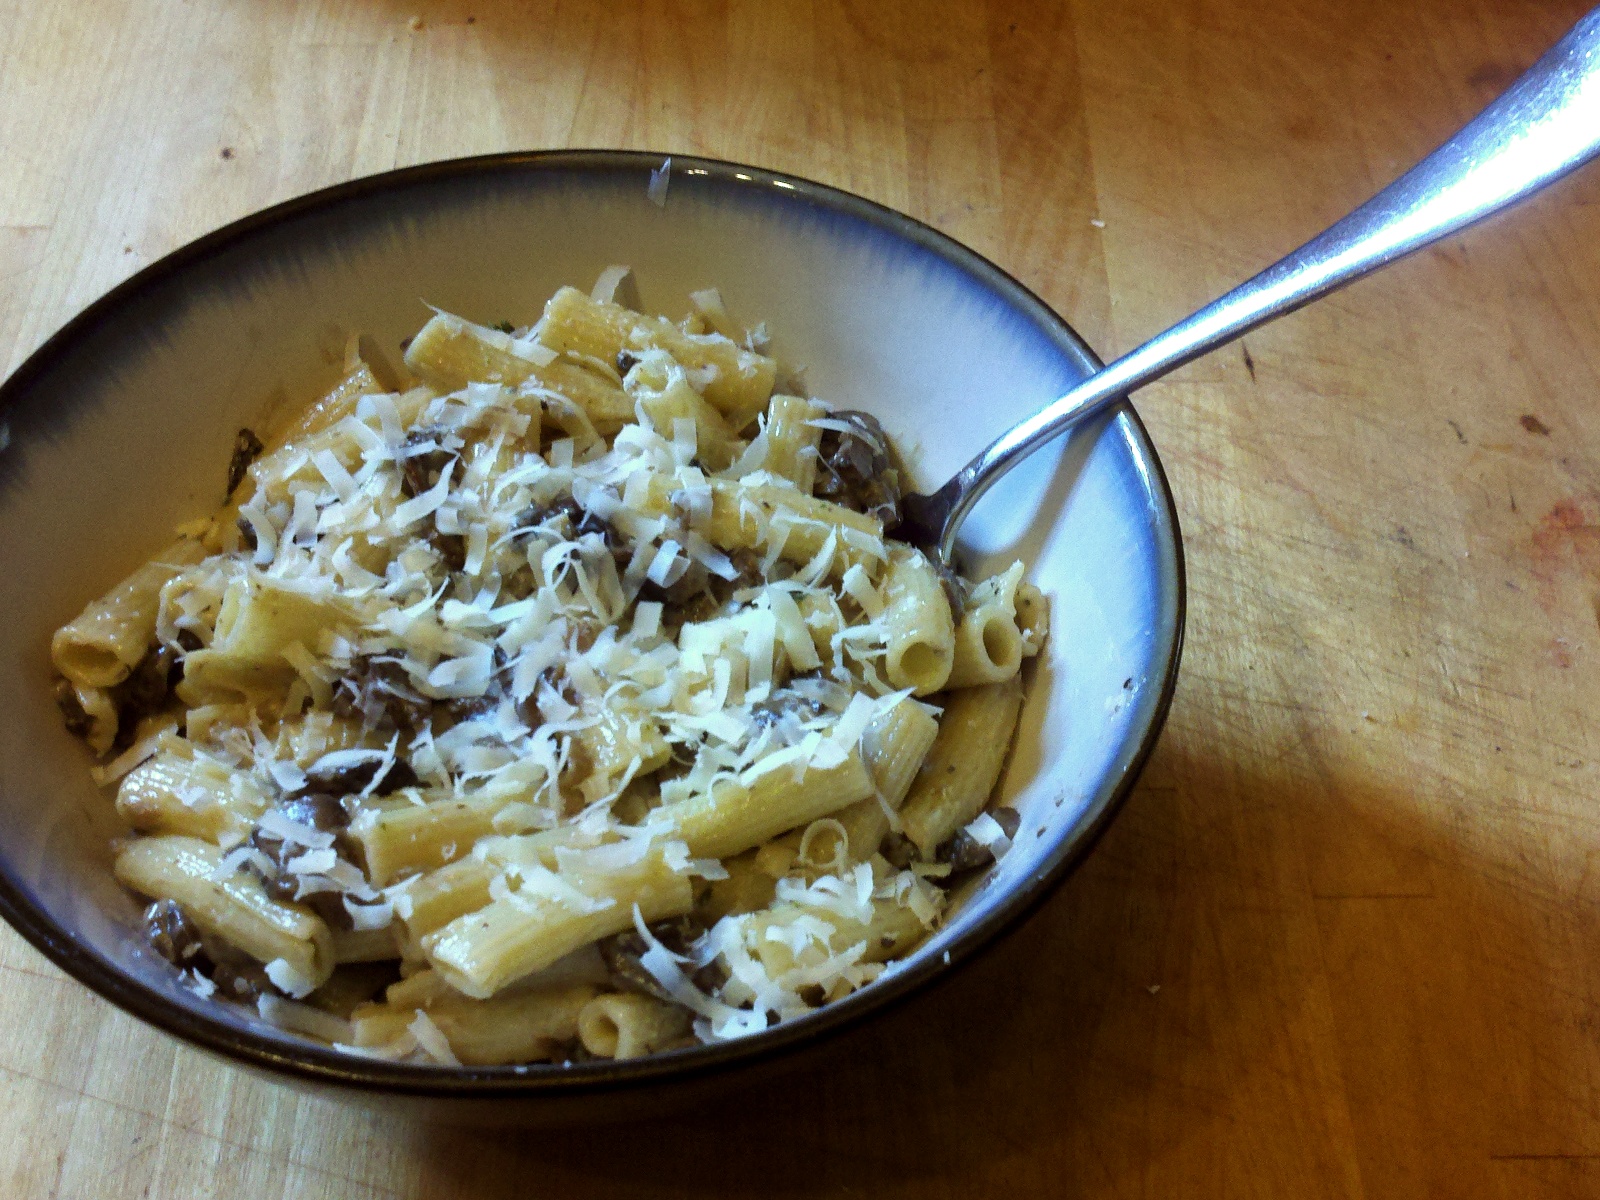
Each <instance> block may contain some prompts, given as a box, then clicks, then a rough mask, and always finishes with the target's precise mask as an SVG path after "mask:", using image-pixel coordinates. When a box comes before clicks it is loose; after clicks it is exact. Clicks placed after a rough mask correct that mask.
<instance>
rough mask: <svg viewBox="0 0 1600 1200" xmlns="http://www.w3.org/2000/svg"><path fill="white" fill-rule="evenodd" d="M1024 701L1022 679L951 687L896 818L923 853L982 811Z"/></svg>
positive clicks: (1015, 677) (1007, 751)
mask: <svg viewBox="0 0 1600 1200" xmlns="http://www.w3.org/2000/svg"><path fill="white" fill-rule="evenodd" d="M1021 707H1022V682H1021V680H1020V679H1019V678H1018V677H1017V676H1015V675H1013V676H1012V677H1011V678H1010V679H1008V680H1006V681H1005V682H1004V683H991V684H985V685H984V686H982V687H975V688H966V689H964V690H962V691H959V692H952V693H951V694H950V698H949V700H948V701H947V702H946V703H945V709H944V716H943V717H942V718H941V719H940V722H939V736H938V737H937V738H936V739H935V740H934V743H933V748H932V749H931V750H930V751H929V752H928V758H927V761H926V762H925V763H924V764H923V766H922V770H921V771H920V772H919V773H918V775H917V778H916V780H915V781H914V782H913V783H912V785H911V792H910V794H909V795H908V796H907V797H906V802H905V807H903V808H902V809H901V810H900V821H901V823H902V825H903V826H904V827H905V834H906V836H907V837H908V838H910V839H911V841H912V842H913V843H915V844H916V846H917V848H918V849H919V850H921V851H922V853H923V854H925V855H926V854H932V853H933V851H934V850H935V849H937V848H938V847H939V846H941V845H943V844H944V843H945V842H946V841H948V840H949V839H950V838H951V837H953V836H954V835H955V833H956V831H957V830H958V829H960V828H961V827H962V826H963V825H965V824H966V823H967V822H968V821H970V820H972V819H973V818H974V817H976V816H977V815H978V814H979V813H980V812H982V811H983V807H984V805H985V804H987V803H988V800H989V796H990V794H991V793H992V792H993V791H994V787H995V784H996V783H998V782H999V780H1000V771H1001V768H1002V767H1004V766H1005V760H1006V755H1007V754H1009V753H1010V750H1011V739H1012V735H1013V734H1014V733H1015V732H1016V728H1017V714H1018V712H1019V711H1020V709H1021Z"/></svg>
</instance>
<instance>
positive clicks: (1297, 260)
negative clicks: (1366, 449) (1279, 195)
mask: <svg viewBox="0 0 1600 1200" xmlns="http://www.w3.org/2000/svg"><path fill="white" fill-rule="evenodd" d="M1597 151H1600V8H1597V9H1595V10H1593V11H1591V12H1590V13H1589V14H1588V15H1587V16H1586V17H1584V18H1583V19H1582V20H1581V21H1579V22H1578V24H1577V25H1575V26H1574V27H1573V28H1572V30H1571V31H1570V32H1569V33H1568V34H1567V35H1566V37H1564V38H1562V39H1561V41H1559V42H1558V43H1556V45H1555V46H1553V47H1552V48H1551V49H1550V50H1549V51H1548V52H1546V53H1545V55H1544V56H1543V57H1542V58H1540V59H1539V61H1538V62H1536V63H1534V64H1533V66H1532V67H1530V68H1529V69H1528V71H1527V73H1526V74H1524V75H1523V76H1522V77H1521V78H1520V79H1518V80H1517V81H1516V82H1515V83H1514V84H1512V85H1511V87H1510V88H1509V89H1508V90H1507V91H1506V92H1505V94H1504V95H1502V96H1501V97H1500V98H1499V99H1498V100H1496V101H1495V102H1494V103H1493V104H1491V105H1489V107H1488V108H1486V109H1484V110H1483V112H1481V113H1479V114H1478V116H1477V117H1476V118H1474V119H1473V120H1472V122H1471V123H1469V124H1468V125H1467V126H1465V127H1464V128H1463V129H1462V130H1461V131H1460V132H1459V133H1457V134H1456V135H1455V136H1454V137H1452V138H1451V139H1450V140H1449V141H1448V142H1446V143H1445V144H1444V145H1442V146H1440V147H1439V148H1438V149H1437V150H1435V151H1434V152H1433V153H1432V154H1430V155H1428V157H1427V158H1425V159H1423V160H1422V161H1421V162H1420V163H1418V164H1417V165H1416V166H1414V167H1412V168H1411V170H1409V171H1407V172H1406V173H1405V174H1404V175H1402V176H1401V177H1400V178H1399V179H1396V180H1395V181H1394V182H1393V183H1391V184H1390V185H1389V186H1388V187H1386V188H1384V189H1383V190H1382V191H1381V192H1379V193H1378V194H1377V195H1376V196H1374V197H1373V198H1372V199H1370V200H1368V201H1367V202H1366V203H1365V204H1363V205H1362V206H1361V207H1360V208H1358V209H1356V210H1355V211H1354V212H1352V213H1350V214H1349V215H1348V216H1346V217H1345V218H1344V219H1342V220H1341V221H1339V222H1338V223H1337V224H1335V225H1332V226H1330V227H1329V228H1328V229H1327V230H1325V231H1324V232H1322V233H1320V234H1318V235H1317V236H1316V237H1314V238H1312V239H1311V240H1310V241H1309V242H1307V243H1306V244H1305V245H1303V246H1301V247H1300V248H1299V249H1298V250H1295V251H1293V252H1292V253H1290V254H1288V255H1286V256H1285V257H1284V258H1282V259H1280V260H1278V262H1276V263H1274V264H1273V265H1272V266H1270V267H1268V268H1267V269H1266V270H1264V271H1262V272H1261V273H1260V274H1259V275H1256V276H1255V277H1254V278H1252V279H1250V280H1247V281H1246V282H1244V283H1242V284H1240V285H1239V286H1238V287H1236V288H1234V289H1233V291H1231V292H1229V293H1228V294H1227V295H1225V296H1222V297H1220V298H1218V299H1217V300H1214V301H1212V302H1211V303H1210V304H1208V305H1207V306H1206V307H1204V308H1202V309H1200V310H1199V311H1198V312H1196V313H1194V314H1193V315H1192V316H1189V317H1186V318H1185V319H1184V320H1182V321H1180V322H1178V323H1177V324H1176V325H1174V326H1172V328H1170V329H1168V330H1167V331H1166V332H1165V333H1161V334H1157V335H1156V336H1155V337H1153V338H1151V339H1150V340H1149V341H1148V342H1146V343H1145V344H1144V345H1142V346H1140V347H1139V348H1138V349H1136V350H1133V351H1131V352H1129V353H1128V354H1126V355H1124V356H1123V357H1122V358H1119V359H1117V360H1116V361H1115V362H1113V363H1111V364H1110V365H1109V366H1107V367H1105V368H1103V369H1101V370H1100V371H1098V372H1096V373H1095V374H1094V375H1091V376H1089V377H1088V378H1087V379H1085V380H1084V381H1083V382H1082V383H1080V384H1078V385H1077V386H1076V387H1074V388H1073V389H1072V390H1071V391H1069V392H1067V393H1066V395H1064V396H1062V397H1060V398H1059V399H1058V400H1055V401H1053V402H1052V403H1051V404H1049V405H1048V406H1047V407H1045V408H1044V409H1042V410H1041V411H1040V412H1038V413H1036V414H1035V415H1034V416H1031V417H1029V418H1028V419H1027V420H1025V421H1023V422H1021V423H1020V424H1018V425H1016V426H1014V427H1013V428H1012V429H1010V430H1009V431H1007V432H1006V433H1004V434H1002V435H1001V436H1000V437H998V438H996V439H995V441H994V442H993V443H991V444H990V445H989V447H988V448H987V449H985V450H984V451H983V452H982V453H980V454H979V455H978V456H977V457H976V458H974V459H973V460H972V461H971V462H970V463H968V464H967V465H966V466H965V467H963V468H961V470H960V471H959V472H958V473H957V474H956V476H955V477H954V478H953V479H951V480H950V482H949V483H947V484H945V485H944V487H942V488H940V489H939V490H938V491H937V492H935V493H934V494H933V495H932V496H928V497H914V498H913V497H907V500H908V502H909V503H908V507H907V519H908V520H907V523H908V526H909V527H910V528H909V530H908V532H909V533H910V534H911V536H912V538H913V540H917V541H922V542H924V543H925V544H932V545H935V546H936V548H937V550H938V552H939V555H940V557H941V558H943V559H944V560H945V561H949V558H950V552H951V548H952V547H953V545H954V542H955V534H956V530H957V528H958V527H959V526H960V524H961V521H962V519H963V518H964V517H965V516H966V514H967V512H968V511H969V510H970V509H971V508H972V506H973V505H974V504H975V503H976V502H977V501H978V499H979V497H981V496H982V495H983V494H984V492H986V491H987V490H988V489H989V487H990V485H991V484H993V483H994V482H995V480H996V479H998V478H999V477H1000V476H1001V475H1002V474H1004V473H1005V472H1006V471H1007V470H1008V469H1010V468H1011V467H1012V466H1014V465H1015V464H1016V463H1018V462H1020V461H1021V460H1022V459H1024V458H1026V457H1027V456H1028V455H1029V454H1032V453H1033V452H1034V451H1035V450H1037V449H1038V448H1039V447H1040V446H1042V445H1043V444H1044V443H1046V442H1048V441H1050V440H1051V439H1052V438H1055V437H1057V436H1059V435H1060V434H1062V433H1065V432H1066V431H1067V430H1068V429H1070V428H1072V427H1073V426H1074V425H1077V424H1078V423H1079V422H1081V421H1085V420H1087V419H1089V418H1090V417H1093V416H1094V415H1095V414H1097V413H1099V412H1101V411H1103V410H1104V409H1106V408H1107V407H1109V406H1110V405H1112V404H1114V403H1116V402H1117V401H1119V400H1121V399H1122V398H1123V397H1125V396H1126V395H1127V393H1129V392H1131V391H1133V390H1134V389H1135V388H1140V387H1143V386H1144V385H1145V384H1147V383H1150V382H1152V381H1153V380H1156V379H1159V378H1160V377H1161V376H1163V375H1165V374H1167V372H1169V371H1172V370H1175V369H1176V368H1178V367H1181V366H1183V365H1184V364H1185V363H1187V362H1189V361H1191V360H1193V359H1195V358H1198V357H1199V356H1200V355H1202V354H1206V353H1209V352H1210V351H1212V350H1215V349H1216V348H1217V347H1218V346H1223V345H1226V344H1227V343H1228V342H1231V341H1233V340H1234V339H1235V338H1237V337H1241V336H1242V335H1244V334H1246V333H1249V332H1250V331H1251V330H1252V329H1255V328H1256V327H1257V326H1259V325H1263V324H1265V323H1266V322H1268V321H1270V320H1272V319H1273V318H1275V317H1281V316H1282V315H1283V314H1285V313H1290V312H1293V311H1294V310H1295V309H1297V308H1300V307H1301V306H1302V305H1305V304H1309V303H1310V302H1311V301H1313V300H1316V299H1318V298H1319V297H1321V296H1325V295H1327V294H1328V293H1329V292H1331V291H1334V290H1335V289H1336V288H1341V287H1343V286H1344V285H1345V284H1347V283H1350V282H1351V281H1353V280H1356V279H1360V278H1361V277H1362V276H1363V275H1366V274H1367V273H1368V272H1370V271H1375V270H1377V269H1378V268H1379V267H1383V266H1387V265H1388V264H1389V263H1392V262H1394V261H1395V260H1396V259H1398V258H1403V257H1404V256H1405V255H1407V254H1410V253H1411V252H1412V251H1413V250H1419V249H1421V248H1422V247H1423V246H1426V245H1428V244H1429V243H1431V242H1434V241H1437V240H1438V239H1439V238H1442V237H1444V236H1446V235H1447V234H1451V233H1455V232H1456V231H1457V230H1459V229H1463V228H1465V227H1466V226H1468V225H1471V224H1473V223H1474V222H1476V221H1479V220H1481V219H1482V218H1484V217H1487V216H1489V215H1490V214H1491V213H1495V212H1498V211H1499V210H1501V209H1503V208H1506V207H1508V206H1510V205H1512V204H1514V203H1516V202H1517V201H1518V200H1520V199H1522V198H1523V197H1524V196H1526V195H1528V194H1529V193H1530V192H1534V191H1537V190H1538V189H1539V188H1542V187H1544V186H1545V185H1546V184H1548V183H1551V182H1553V181H1554V180H1556V179H1558V178H1560V177H1561V176H1562V175H1565V174H1566V173H1567V172H1568V171H1571V170H1573V169H1574V168H1576V167H1579V166H1581V165H1582V164H1583V163H1585V162H1587V161H1588V160H1589V159H1590V158H1592V157H1594V155H1595V154H1596V152H1597ZM918 535H920V536H918Z"/></svg>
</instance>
